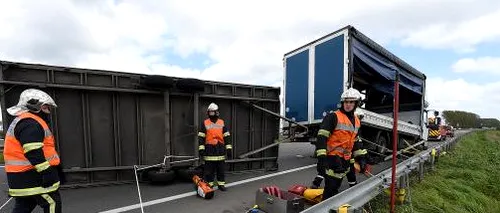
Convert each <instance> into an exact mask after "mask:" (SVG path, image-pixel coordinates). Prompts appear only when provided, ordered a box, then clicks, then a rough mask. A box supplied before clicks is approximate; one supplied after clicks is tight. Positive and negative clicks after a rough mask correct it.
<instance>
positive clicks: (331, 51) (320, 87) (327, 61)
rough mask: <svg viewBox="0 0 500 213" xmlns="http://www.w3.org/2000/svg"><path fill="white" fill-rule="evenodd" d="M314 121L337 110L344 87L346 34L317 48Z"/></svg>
mask: <svg viewBox="0 0 500 213" xmlns="http://www.w3.org/2000/svg"><path fill="white" fill-rule="evenodd" d="M314 61H315V66H314V67H315V69H314V120H318V119H322V118H323V116H324V115H325V114H326V113H327V112H329V111H330V110H334V109H336V108H337V104H338V103H340V95H341V94H342V92H343V89H344V88H343V87H342V86H343V85H344V34H341V35H339V36H337V37H334V38H332V39H330V40H328V41H325V42H323V43H321V44H318V45H316V47H315V60H314Z"/></svg>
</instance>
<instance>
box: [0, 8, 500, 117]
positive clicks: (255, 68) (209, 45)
mask: <svg viewBox="0 0 500 213" xmlns="http://www.w3.org/2000/svg"><path fill="white" fill-rule="evenodd" d="M347 2H349V3H347ZM499 20H500V1H498V0H491V1H489V0H449V1H437V0H436V1H434V0H414V1H409V0H408V1H407V0H387V1H385V0H379V1H373V0H362V1H353V0H351V1H331V0H330V1H309V3H307V4H306V3H305V1H290V0H288V1H285V0H273V1H260V0H254V1H245V2H243V1H229V0H228V1H220V0H211V1H190V0H182V1H177V0H164V1H160V0H140V1H139V0H137V1H128V0H121V1H120V0H115V1H108V0H74V1H65V0H50V1H35V0H33V1H27V0H11V1H7V0H3V1H1V2H0V26H1V28H0V60H11V61H21V62H37V63H48V64H54V65H69V66H77V67H82V68H96V69H112V70H119V71H126V72H140V73H149V74H153V73H154V74H162V75H171V76H172V75H177V76H181V77H194V76H198V75H201V77H202V78H203V79H210V80H220V81H232V82H241V83H249V84H260V85H272V86H281V84H282V81H283V79H282V78H283V75H282V74H283V70H282V58H283V54H284V53H286V52H288V51H290V50H292V49H294V48H296V47H298V46H300V45H303V44H305V43H307V42H309V41H311V40H313V39H316V38H318V37H321V36H323V35H325V34H327V33H330V32H332V31H335V30H337V29H339V28H342V27H344V26H346V25H349V24H350V25H353V26H354V27H356V28H357V29H358V30H360V31H361V32H363V33H364V34H366V35H367V36H369V37H371V38H372V39H374V40H375V41H377V42H378V43H380V44H382V45H383V46H384V47H386V48H387V49H389V50H390V51H392V52H393V53H395V54H396V55H398V56H399V57H400V58H402V59H404V60H405V61H407V62H408V63H409V64H411V65H412V66H414V67H415V68H417V69H419V70H420V71H421V72H423V73H425V74H426V75H427V76H428V81H427V84H428V88H427V94H428V97H427V99H428V101H429V102H430V104H431V105H430V107H431V108H436V109H439V110H442V109H460V110H467V111H471V112H475V113H477V114H479V115H481V116H482V117H496V118H500V110H499V109H500V43H499V41H500V27H498V21H499Z"/></svg>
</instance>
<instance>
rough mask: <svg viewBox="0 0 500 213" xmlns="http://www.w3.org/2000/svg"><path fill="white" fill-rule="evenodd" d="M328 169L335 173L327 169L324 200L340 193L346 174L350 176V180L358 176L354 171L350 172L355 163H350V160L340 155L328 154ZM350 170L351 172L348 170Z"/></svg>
mask: <svg viewBox="0 0 500 213" xmlns="http://www.w3.org/2000/svg"><path fill="white" fill-rule="evenodd" d="M326 167H327V170H331V172H333V173H334V175H332V174H329V172H328V171H327V172H326V174H325V190H324V192H323V200H326V199H328V198H330V197H332V196H334V195H336V194H338V193H339V188H340V186H341V185H342V180H343V179H344V176H347V175H348V176H349V177H348V180H349V179H351V180H352V178H354V180H355V178H356V174H355V173H354V172H352V173H351V172H350V170H351V168H352V167H354V164H351V163H349V161H348V160H344V159H342V158H340V157H339V156H328V157H327V162H326ZM348 171H349V172H348Z"/></svg>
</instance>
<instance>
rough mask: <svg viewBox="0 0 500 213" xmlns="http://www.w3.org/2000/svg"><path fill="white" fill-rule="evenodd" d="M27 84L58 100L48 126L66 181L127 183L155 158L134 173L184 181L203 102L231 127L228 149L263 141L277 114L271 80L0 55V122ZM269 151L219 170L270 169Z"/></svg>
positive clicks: (236, 151)
mask: <svg viewBox="0 0 500 213" xmlns="http://www.w3.org/2000/svg"><path fill="white" fill-rule="evenodd" d="M27 88H37V89H41V90H43V91H45V92H47V93H48V94H49V95H51V96H52V97H53V98H54V99H55V101H56V103H57V105H58V107H57V108H56V109H55V110H54V111H53V112H52V113H51V115H52V119H51V120H52V122H51V123H50V126H51V129H52V131H53V134H54V137H55V139H56V144H57V147H56V148H57V150H58V152H59V154H60V157H61V162H62V165H63V171H64V173H65V176H66V180H67V182H66V184H65V186H66V187H85V186H99V185H108V184H118V183H129V182H132V181H134V180H135V177H134V169H133V168H134V165H135V166H138V167H141V168H143V167H147V166H151V165H157V164H160V163H161V167H152V168H151V169H149V170H142V172H141V177H146V176H148V174H151V175H155V177H154V179H157V180H159V181H164V182H170V181H171V180H172V181H173V180H174V179H178V178H175V177H181V178H180V179H188V181H190V177H187V178H183V177H186V171H187V170H188V169H192V168H196V167H197V166H198V165H199V162H198V161H197V160H196V158H197V157H198V139H197V135H198V128H199V125H200V124H201V122H202V121H203V120H204V119H205V118H206V109H207V106H208V105H209V104H210V103H211V102H215V103H217V104H218V105H219V111H220V114H221V118H222V119H224V120H225V124H226V126H228V128H229V131H230V132H231V137H232V141H233V150H232V151H233V156H237V155H241V154H245V153H247V152H249V151H251V150H254V149H259V148H261V147H265V146H268V145H269V144H271V143H274V141H275V140H276V139H278V134H279V119H277V117H275V116H271V114H269V112H270V113H277V114H279V109H280V99H279V95H280V88H277V87H267V86H257V85H245V84H234V83H227V82H215V81H203V80H199V79H191V78H174V77H168V76H160V75H146V74H134V73H125V72H116V71H108V70H93V69H82V68H75V67H66V66H53V65H45V64H32V63H31V64H30V63H20V62H9V61H0V95H1V96H0V97H1V100H0V104H1V109H2V118H3V128H4V129H7V128H8V127H9V125H10V123H11V122H12V120H13V119H14V118H13V117H12V116H10V115H9V114H8V113H7V108H8V107H10V106H13V105H15V104H17V102H18V100H19V95H20V93H21V92H22V91H23V90H25V89H27ZM0 145H3V144H0ZM277 158H278V147H272V148H270V149H266V150H265V152H260V153H257V154H254V155H253V156H252V157H251V158H243V159H232V160H228V161H227V163H228V164H229V165H228V167H227V170H229V171H230V172H239V171H243V170H274V169H277V167H278V165H277ZM188 176H189V175H188ZM141 179H143V178H141ZM144 179H148V178H144ZM149 179H150V178H149Z"/></svg>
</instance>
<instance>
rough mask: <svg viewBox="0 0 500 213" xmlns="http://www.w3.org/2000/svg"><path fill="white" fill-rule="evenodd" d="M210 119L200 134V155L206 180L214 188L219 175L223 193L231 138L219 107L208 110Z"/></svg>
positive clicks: (201, 128) (205, 122)
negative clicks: (215, 179)
mask: <svg viewBox="0 0 500 213" xmlns="http://www.w3.org/2000/svg"><path fill="white" fill-rule="evenodd" d="M207 115H208V118H207V119H206V120H205V121H203V123H202V124H201V125H200V131H199V132H198V139H199V144H200V145H199V147H198V150H199V154H200V158H202V157H203V160H204V161H205V166H204V176H205V177H204V178H205V180H206V181H207V182H208V184H209V185H210V187H213V186H214V185H215V182H214V178H215V173H217V186H218V187H219V189H220V190H221V191H226V187H225V174H224V173H225V160H226V155H227V157H228V158H231V157H232V152H231V151H232V149H233V146H232V145H231V137H230V134H229V130H228V128H227V127H226V126H225V125H224V120H222V119H220V118H219V115H220V114H219V107H218V106H217V104H215V103H211V104H210V105H209V106H208V108H207Z"/></svg>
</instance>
